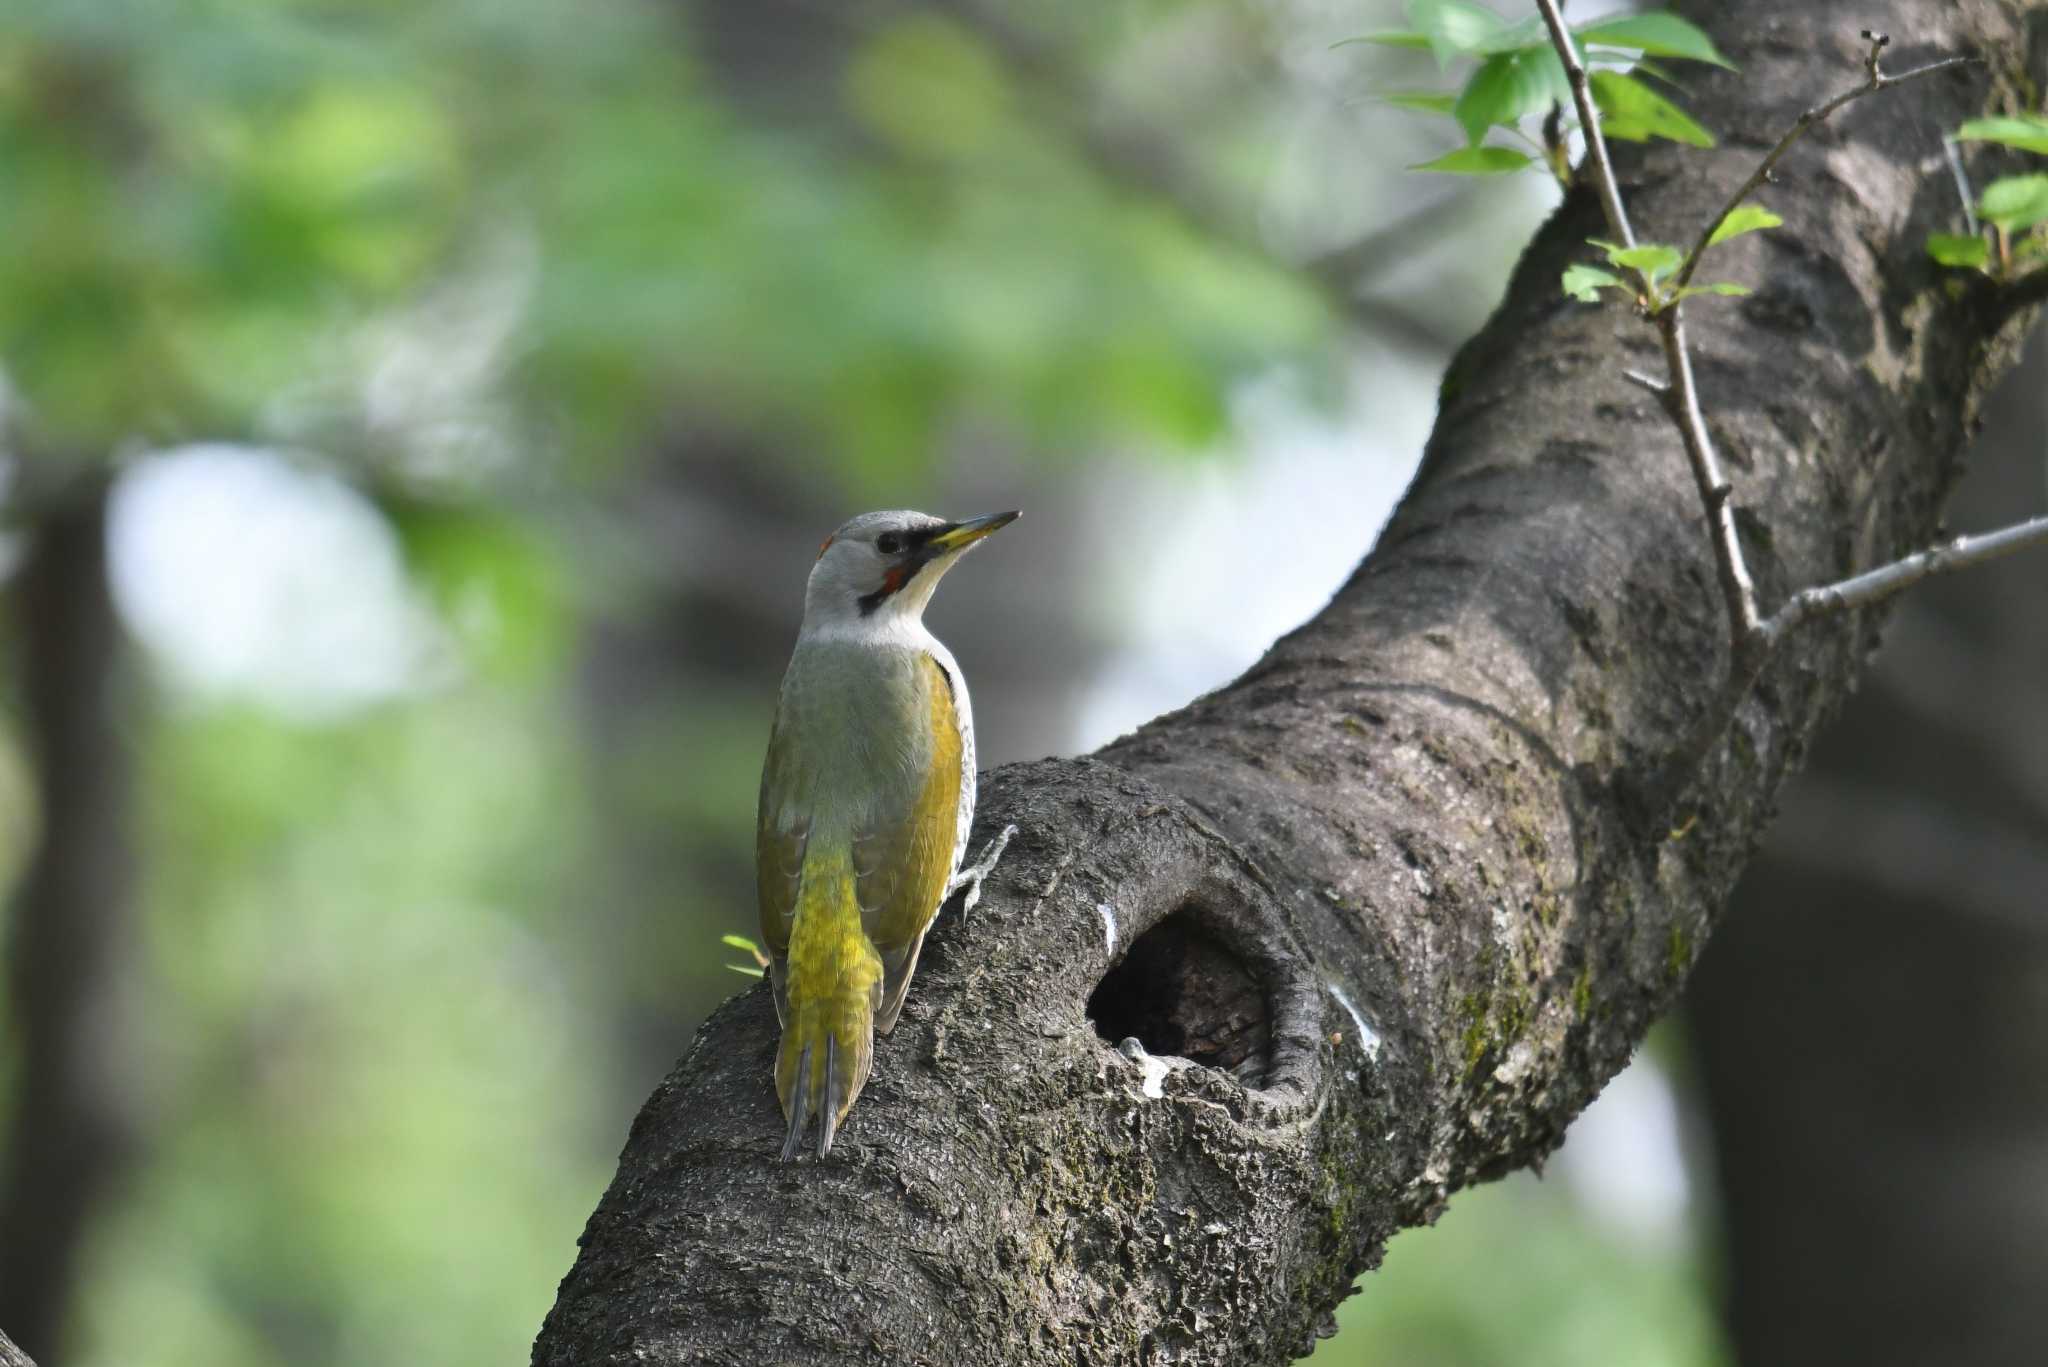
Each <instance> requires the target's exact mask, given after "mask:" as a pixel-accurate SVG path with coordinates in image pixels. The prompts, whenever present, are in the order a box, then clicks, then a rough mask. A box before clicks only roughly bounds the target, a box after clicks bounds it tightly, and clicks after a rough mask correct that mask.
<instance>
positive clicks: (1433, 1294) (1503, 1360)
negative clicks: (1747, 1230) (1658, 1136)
mask: <svg viewBox="0 0 2048 1367" xmlns="http://www.w3.org/2000/svg"><path fill="white" fill-rule="evenodd" d="M1703 1276H1704V1273H1703V1269H1702V1268H1701V1267H1700V1266H1699V1265H1698V1263H1697V1261H1696V1260H1695V1259H1694V1258H1693V1257H1692V1256H1691V1255H1689V1254H1687V1253H1685V1252H1683V1251H1679V1250H1672V1249H1667V1248H1663V1247H1658V1246H1649V1247H1642V1246H1635V1245H1632V1244H1631V1243H1630V1242H1629V1241H1628V1240H1627V1239H1625V1238H1622V1237H1617V1235H1616V1234H1615V1233H1614V1232H1613V1231H1609V1230H1605V1229H1602V1228H1601V1227H1599V1226H1598V1225H1596V1224H1594V1223H1592V1222H1590V1221H1589V1220H1588V1218H1587V1216H1586V1213H1585V1211H1584V1209H1583V1208H1582V1207H1580V1206H1579V1205H1578V1204H1577V1203H1576V1202H1574V1200H1573V1199H1572V1197H1571V1194H1570V1192H1569V1191H1568V1190H1567V1189H1566V1188H1565V1187H1564V1186H1563V1185H1562V1184H1560V1183H1558V1182H1556V1181H1546V1180H1542V1179H1538V1178H1537V1177H1535V1176H1533V1175H1531V1174H1528V1173H1518V1174H1516V1175H1515V1176H1513V1177H1510V1178H1508V1179H1506V1180H1505V1181H1501V1182H1496V1183H1493V1184H1492V1185H1490V1186H1486V1187H1481V1188H1478V1189H1477V1190H1473V1191H1467V1192H1463V1193H1460V1194H1459V1195H1458V1197H1457V1198H1456V1199H1455V1200H1453V1201H1452V1203H1451V1205H1450V1207H1449V1209H1448V1210H1446V1211H1445V1212H1444V1214H1443V1216H1442V1218H1441V1219H1439V1220H1438V1221H1437V1223H1436V1224H1435V1225H1433V1226H1430V1227H1429V1228H1427V1229H1412V1230H1408V1231H1406V1232H1405V1233H1402V1234H1400V1235H1397V1236H1396V1237H1395V1238H1394V1240H1393V1242H1392V1243H1390V1244H1389V1245H1388V1246H1387V1258H1386V1262H1385V1264H1384V1265H1383V1266H1382V1267H1381V1268H1380V1270H1379V1271H1377V1272H1375V1273H1373V1274H1371V1275H1370V1276H1368V1277H1366V1278H1364V1279H1363V1280H1362V1281H1361V1282H1360V1283H1359V1293H1358V1294H1357V1295H1356V1296H1354V1297H1352V1298H1351V1299H1350V1300H1348V1301H1346V1302H1345V1303H1344V1304H1343V1305H1342V1306H1341V1307H1339V1309H1338V1311H1337V1323H1338V1325H1339V1328H1340V1332H1339V1333H1338V1335H1337V1336H1336V1338H1334V1339H1333V1340H1331V1341H1330V1342H1329V1343H1327V1344H1325V1345H1324V1346H1322V1347H1320V1348H1318V1349H1317V1350H1316V1352H1315V1353H1314V1354H1313V1355H1312V1357H1311V1359H1310V1360H1311V1361H1313V1362H1314V1363H1315V1367H1507V1365H1508V1364H1513V1367H1586V1365H1587V1364H1591V1363H1617V1364H1618V1363H1627V1364H1629V1367H1720V1364H1723V1363H1725V1362H1727V1361H1728V1357H1727V1354H1726V1350H1725V1348H1724V1346H1723V1344H1722V1341H1721V1331H1720V1326H1719V1324H1718V1322H1717V1321H1716V1319H1715V1317H1714V1313H1713V1307H1712V1305H1711V1304H1710V1303H1709V1302H1708V1301H1707V1299H1706V1298H1705V1297H1704V1296H1703V1295H1701V1283H1702V1280H1703Z"/></svg>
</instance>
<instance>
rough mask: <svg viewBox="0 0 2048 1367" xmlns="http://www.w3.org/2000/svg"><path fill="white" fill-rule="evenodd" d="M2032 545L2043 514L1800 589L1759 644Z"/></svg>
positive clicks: (2043, 526)
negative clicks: (1935, 576) (1828, 582)
mask: <svg viewBox="0 0 2048 1367" xmlns="http://www.w3.org/2000/svg"><path fill="white" fill-rule="evenodd" d="M2034 545H2048V515H2044V516H2041V517H2031V518H2028V519H2027V520H2026V521H2025V522H2017V523H2014V524H2013V525H2012V526H2010V527H2001V528H1999V529H1998V530H1997V531H1995V532H1979V533H1978V534H1977V535H1975V536H1959V537H1956V538H1954V539H1953V540H1950V541H1944V542H1942V543H1941V544H1940V545H1939V546H1929V547H1928V548H1927V549H1926V550H1924V551H1920V552H1918V553H1916V554H1913V555H1909V556H1907V557H1905V558H1904V559H1903V560H1894V561H1892V562H1891V563H1890V564H1889V565H1882V566H1879V567H1878V568H1877V569H1874V570H1867V571H1865V572H1864V573H1862V574H1858V575H1854V576H1852V577H1850V578H1848V579H1843V580H1839V581H1837V582H1835V583H1833V584H1822V585H1819V586H1818V587H1815V588H1810V589H1801V590H1800V591H1799V592H1797V593H1795V594H1793V595H1792V596H1791V597H1790V598H1788V599H1786V600H1785V606H1783V607H1781V608H1779V609H1778V610H1777V611H1776V612H1774V613H1772V614H1771V617H1770V620H1769V621H1767V622H1765V623H1764V624H1763V632H1764V638H1765V641H1766V643H1767V644H1770V645H1775V644H1776V643H1777V641H1778V640H1779V639H1781V638H1782V637H1784V636H1785V635H1786V634H1788V633H1790V632H1792V631H1796V630H1797V629H1798V628H1799V627H1801V626H1804V625H1805V624H1806V623H1807V622H1810V621H1812V620H1814V619H1815V618H1818V617H1829V616H1834V615H1837V614H1840V613H1844V612H1849V611H1851V610H1853V609H1855V608H1866V607H1869V606H1870V605H1871V604H1873V603H1881V602H1883V601H1884V600H1885V599H1887V598H1889V597H1891V596H1892V595H1893V594H1895V593H1898V592H1899V591H1900V590H1902V589H1907V588H1911V587H1912V586H1913V585H1915V584H1917V583H1919V582H1920V581H1921V580H1923V579H1927V578H1931V577H1932V576H1934V575H1937V574H1948V573H1951V572H1953V571H1955V570H1964V569H1968V568H1970V567H1971V566H1972V565H1981V564H1982V563H1984V562H1985V561H1986V560H1995V559H1997V558H1998V557H1999V556H2001V555H2009V554H2011V553H2012V552H2014V551H2017V550H2020V549H2023V548H2024V547H2027V546H2034Z"/></svg>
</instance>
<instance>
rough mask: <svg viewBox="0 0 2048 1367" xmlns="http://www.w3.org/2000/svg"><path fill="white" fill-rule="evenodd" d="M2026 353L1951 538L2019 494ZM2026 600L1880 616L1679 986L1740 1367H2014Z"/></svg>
mask: <svg viewBox="0 0 2048 1367" xmlns="http://www.w3.org/2000/svg"><path fill="white" fill-rule="evenodd" d="M2034 343H2035V344H2034V346H2033V348H2032V352H2033V354H2032V356H2031V357H2030V359H2029V360H2028V362H2027V363H2026V365H2025V367H2024V368H2023V369H2022V370H2020V371H2017V372H2015V373H2014V374H2013V375H2012V376H2011V377H2010V378H2009V380H2008V382H2007V383H2006V384H2005V385H2003V386H2002V387H2001V389H2000V392H1999V395H1998V396H1997V397H1996V398H1995V399H1994V400H1993V401H1992V403H1991V404H1990V405H1989V406H1988V407H1987V409H1986V419H1987V428H1986V432H1985V437H1984V440H1983V441H1981V442H1980V443H1979V445H1978V448H1977V450H1976V452H1975V453H1974V455H1973V457H1972V461H1971V465H1972V470H1971V474H1970V477H1969V479H1968V480H1967V481H1966V482H1965V483H1964V485H1963V487H1962V489H1961V490H1960V491H1959V492H1958V494H1957V498H1956V515H1957V517H1958V518H1959V520H1961V521H1963V522H1965V523H1966V524H1970V525H1983V524H1986V523H1988V522H1990V521H1992V520H1994V519H1997V518H2001V517H2003V516H2006V515H2007V514H2008V513H2009V512H2010V511H2011V510H2012V509H2014V508H2015V507H2023V506H2026V505H2028V504H2030V503H2033V502H2038V501H2039V499H2040V497H2041V490H2042V488H2043V478H2042V477H2043V474H2044V472H2048V465H2044V456H2043V451H2042V444H2041V434H2042V432H2043V431H2048V335H2044V334H2040V333H2037V334H2036V335H2035V338H2034ZM2015 381H2017V383H2015ZM2044 578H2048V570H2044V567H2043V565H2042V564H2041V562H2040V561H2038V560H2027V559H2012V560H2007V561H2002V562H2000V563H1998V564H1995V565H1990V566H1986V567H1985V568H1984V569H1983V570H1982V572H1981V573H1978V574H1973V575H1969V576H1966V577H1961V578H1955V579H1948V580H1943V581H1939V582H1936V583H1932V584H1929V585H1927V587H1926V588H1925V590H1924V591H1922V592H1919V593H1916V594H1914V595H1913V596H1912V597H1911V598H1909V599H1908V600H1907V601H1906V603H1905V605H1904V607H1903V609H1902V610H1901V611H1900V613H1899V614H1898V616H1897V618H1896V620H1894V621H1893V622H1892V623H1891V625H1890V626H1889V628H1888V629H1887V631H1886V633H1885V636H1886V649H1885V652H1884V654H1883V656H1882V658H1881V659H1880V660H1879V661H1878V663H1877V664H1876V666H1875V667H1873V669H1872V671H1871V678H1870V681H1869V684H1868V686H1866V687H1865V688H1864V689H1863V691H1862V693H1861V694H1860V695H1859V696H1858V697H1857V699H1856V701H1855V702H1854V703H1853V704H1852V705H1851V706H1850V708H1849V709H1848V711H1847V712H1846V713H1845V714H1844V715H1843V718H1842V721H1841V724H1840V725H1839V726H1836V727H1833V728H1831V729H1830V730H1829V732H1828V734H1827V735H1826V737H1825V738H1823V740H1822V741H1821V743H1820V744H1819V745H1817V746H1816V747H1815V750H1814V760H1813V765H1812V767H1811V769H1810V770H1809V771H1808V772H1806V773H1804V774H1802V775H1801V776H1800V778H1799V780H1798V781H1797V782H1796V783H1794V784H1792V785H1791V786H1790V787H1789V788H1788V789H1787V791H1786V794H1785V811H1784V814H1783V816H1781V817H1780V818H1779V820H1778V822H1777V824H1776V825H1775V826H1774V827H1773V828H1772V830H1771V834H1770V838H1769V840H1768V841H1767V842H1766V845H1765V848H1764V852H1763V853H1762V855H1760V856H1759V858H1758V859H1757V861H1756V862H1755V863H1754V864H1753V865H1752V866H1751V868H1750V870H1749V872H1748V873H1747V874H1745V875H1744V878H1743V882H1742V886H1741V887H1740V888H1738V889H1737V891H1736V895H1735V898H1734V900H1733V901H1732V902H1731V904H1730V908H1729V915H1728V921H1727V924H1726V926H1725V927H1724V928H1722V930H1721V931H1719V932H1718V933H1717V934H1716V935H1715V937H1714V942H1713V944H1712V945H1711V946H1709V948H1708V950H1707V953H1706V955H1705V956H1704V957H1703V958H1702V960H1701V963H1700V972H1699V974H1698V976H1697V977H1696V978H1695V979H1694V981H1693V984H1692V986H1691V987H1690V988H1689V989H1688V990H1687V993H1686V1005H1687V1025H1688V1030H1687V1033H1688V1035H1689V1037H1690V1038H1691V1039H1692V1041H1693V1044H1694V1049H1695V1052H1696V1054H1697V1055H1698V1057H1699V1060H1700V1064H1701V1066H1700V1070H1699V1076H1700V1078H1701V1080H1702V1081H1703V1082H1704V1083H1705V1084H1706V1099H1707V1105H1708V1113H1709V1115H1710V1117H1711V1119H1712V1122H1713V1132H1714V1154H1715V1159H1716V1166H1717V1168H1718V1172H1719V1177H1720V1182H1719V1185H1720V1191H1721V1196H1722V1201H1721V1226H1722V1229H1723V1230H1724V1237H1723V1240H1722V1242H1723V1246H1724V1248H1725V1249H1726V1255H1727V1260H1728V1272H1727V1276H1726V1278H1725V1279H1724V1283H1725V1285H1726V1287H1727V1290H1728V1327H1729V1331H1730V1337H1731V1339H1732V1340H1733V1342H1734V1344H1735V1347H1736V1351H1737V1353H1738V1354H1739V1355H1740V1358H1741V1360H1742V1361H1743V1362H1746V1363H1755V1364H1765V1363H1784V1362H1854V1363H1859V1364H1862V1367H1909V1364H1918V1363H1928V1362H1940V1363H1943V1364H1944V1365H1945V1367H2003V1364H2008V1363H2017V1362H2027V1361H2031V1360H2033V1359H2034V1358H2036V1357H2038V1356H2039V1355H2040V1347H2041V1325H2042V1306H2043V1304H2044V1303H2048V1263H2044V1262H2043V1260H2042V1258H2041V1256H2040V1250H2042V1249H2044V1248H2048V1035H2044V1032H2043V1031H2042V1030H2041V1028H2040V1020H2041V1012H2042V1007H2043V1004H2044V989H2048V729H2044V728H2043V726H2042V714H2043V699H2044V692H2043V688H2042V681H2043V680H2044V679H2048V616H2044V614H2043V613H2042V610H2041V587H2042V584H2043V582H2044Z"/></svg>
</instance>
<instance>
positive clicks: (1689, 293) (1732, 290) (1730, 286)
mask: <svg viewBox="0 0 2048 1367" xmlns="http://www.w3.org/2000/svg"><path fill="white" fill-rule="evenodd" d="M1749 293H1751V290H1750V288H1749V286H1747V285H1738V284H1736V283H1735V282H1734V281H1733V280H1716V281H1715V282H1714V283H1713V284H1711V285H1687V286H1686V287H1685V288H1684V289H1682V290H1679V291H1678V292H1677V293H1675V294H1673V295H1672V296H1671V299H1670V302H1672V303H1676V302H1678V301H1679V300H1680V299H1690V298H1692V297H1693V296H1694V295H1695V294H1731V295H1732V294H1749Z"/></svg>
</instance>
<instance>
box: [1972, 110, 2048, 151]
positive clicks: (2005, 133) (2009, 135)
mask: <svg viewBox="0 0 2048 1367" xmlns="http://www.w3.org/2000/svg"><path fill="white" fill-rule="evenodd" d="M1956 141H1957V142H1997V143H2003V144H2005V145H2006V146H2007V147H2017V148H2019V149H2020V150H2021V151H2022V152H2048V118H2043V117H2041V116H2040V115H2039V114H2021V115H2019V116H2017V117H2015V118H2007V119H1972V120H1970V122H1968V123H1966V124H1964V125H1963V126H1962V127H1961V128H1959V129H1957V130H1956Z"/></svg>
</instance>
